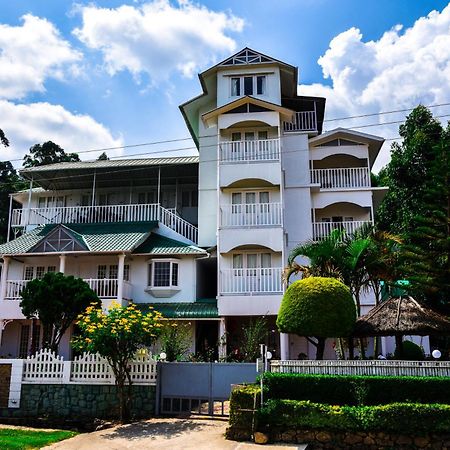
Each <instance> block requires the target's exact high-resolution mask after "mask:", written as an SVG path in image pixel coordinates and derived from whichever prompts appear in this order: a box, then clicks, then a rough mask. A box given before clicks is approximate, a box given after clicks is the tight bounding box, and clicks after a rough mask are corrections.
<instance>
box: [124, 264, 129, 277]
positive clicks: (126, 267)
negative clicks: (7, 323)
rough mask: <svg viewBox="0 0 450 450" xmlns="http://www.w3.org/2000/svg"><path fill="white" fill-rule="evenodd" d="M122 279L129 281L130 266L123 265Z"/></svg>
mask: <svg viewBox="0 0 450 450" xmlns="http://www.w3.org/2000/svg"><path fill="white" fill-rule="evenodd" d="M123 279H124V281H130V266H129V264H125V265H124V267H123Z"/></svg>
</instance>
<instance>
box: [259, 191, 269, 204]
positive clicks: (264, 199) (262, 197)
mask: <svg viewBox="0 0 450 450" xmlns="http://www.w3.org/2000/svg"><path fill="white" fill-rule="evenodd" d="M259 203H269V193H268V192H260V193H259Z"/></svg>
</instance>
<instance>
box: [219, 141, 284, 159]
mask: <svg viewBox="0 0 450 450" xmlns="http://www.w3.org/2000/svg"><path fill="white" fill-rule="evenodd" d="M219 145H220V161H221V162H223V163H230V162H231V163H237V162H249V161H278V160H279V159H280V140H279V139H257V140H253V141H250V140H248V141H229V142H221V143H220V144H219Z"/></svg>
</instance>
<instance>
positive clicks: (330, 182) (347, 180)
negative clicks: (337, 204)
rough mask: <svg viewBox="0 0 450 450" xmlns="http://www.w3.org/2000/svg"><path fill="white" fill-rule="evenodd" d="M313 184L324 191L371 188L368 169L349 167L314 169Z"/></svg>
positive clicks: (312, 172)
mask: <svg viewBox="0 0 450 450" xmlns="http://www.w3.org/2000/svg"><path fill="white" fill-rule="evenodd" d="M311 183H313V184H319V185H320V187H321V188H322V189H354V188H364V187H370V186H371V184H370V171H369V168H368V167H349V168H345V169H312V170H311Z"/></svg>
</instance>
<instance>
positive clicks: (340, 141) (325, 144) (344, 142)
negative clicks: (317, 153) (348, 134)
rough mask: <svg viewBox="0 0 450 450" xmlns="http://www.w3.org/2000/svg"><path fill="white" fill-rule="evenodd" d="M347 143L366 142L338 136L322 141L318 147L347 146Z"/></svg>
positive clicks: (357, 143)
mask: <svg viewBox="0 0 450 450" xmlns="http://www.w3.org/2000/svg"><path fill="white" fill-rule="evenodd" d="M345 145H364V144H363V143H361V142H357V141H352V140H350V139H342V138H337V139H332V140H329V141H325V142H322V143H320V144H318V145H316V147H340V146H345Z"/></svg>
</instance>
